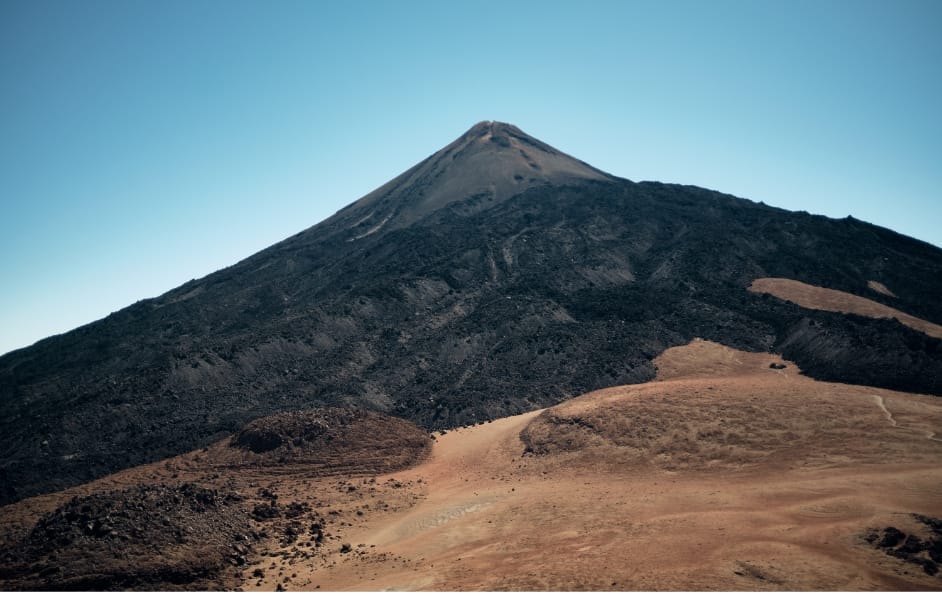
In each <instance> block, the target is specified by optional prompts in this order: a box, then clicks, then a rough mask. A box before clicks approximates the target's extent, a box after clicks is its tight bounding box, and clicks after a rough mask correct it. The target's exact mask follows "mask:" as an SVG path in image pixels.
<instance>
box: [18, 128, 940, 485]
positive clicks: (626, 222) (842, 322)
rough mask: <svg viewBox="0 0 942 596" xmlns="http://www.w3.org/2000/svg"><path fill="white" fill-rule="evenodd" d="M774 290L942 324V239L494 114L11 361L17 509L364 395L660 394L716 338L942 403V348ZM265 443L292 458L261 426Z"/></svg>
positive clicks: (404, 411) (400, 407)
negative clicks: (802, 288)
mask: <svg viewBox="0 0 942 596" xmlns="http://www.w3.org/2000/svg"><path fill="white" fill-rule="evenodd" d="M758 277H784V278H790V279H796V280H799V281H803V282H806V283H810V284H815V285H820V286H824V287H829V288H834V289H839V290H844V291H847V292H851V293H857V294H866V295H867V296H868V297H869V298H871V299H873V300H878V301H880V302H883V303H885V304H887V305H889V306H892V307H893V308H896V309H899V310H902V311H904V312H907V313H909V314H912V315H914V316H919V317H922V318H925V319H928V320H930V321H933V322H936V323H942V302H940V301H939V300H938V296H940V295H942V250H940V249H938V248H936V247H933V246H931V245H928V244H925V243H922V242H919V241H916V240H913V239H910V238H906V237H904V236H901V235H899V234H896V233H894V232H891V231H889V230H886V229H883V228H879V227H876V226H873V225H870V224H867V223H864V222H861V221H858V220H855V219H852V218H848V219H843V220H834V219H828V218H825V217H820V216H813V215H809V214H807V213H792V212H788V211H784V210H781V209H775V208H772V207H768V206H765V205H762V204H757V203H753V202H750V201H747V200H743V199H738V198H735V197H732V196H729V195H724V194H721V193H717V192H713V191H709V190H705V189H702V188H697V187H692V186H679V185H670V184H660V183H652V182H643V183H634V182H631V181H628V180H621V179H617V178H614V177H611V176H609V175H607V174H604V173H602V172H599V171H598V170H595V169H593V168H591V167H590V166H587V165H586V164H583V163H582V162H579V161H578V160H575V159H573V158H571V157H569V156H566V155H565V154H563V153H561V152H559V151H557V150H555V149H553V148H552V147H549V146H548V145H546V144H544V143H542V142H540V141H538V140H536V139H533V138H532V137H529V136H527V135H526V134H524V133H523V132H521V131H520V130H519V129H516V128H515V127H511V126H509V125H503V124H500V123H482V124H481V125H478V126H476V127H474V128H473V129H471V130H470V131H468V133H466V134H465V135H463V136H462V137H461V138H460V139H458V140H457V141H455V143H452V144H451V145H449V146H448V147H446V148H445V149H443V150H442V151H440V152H438V153H436V154H434V155H432V156H430V157H429V158H428V159H427V160H425V161H424V162H422V163H420V164H418V165H417V166H416V167H415V168H412V169H411V170H409V171H408V172H406V173H405V174H403V175H402V176H400V177H398V178H396V179H395V180H393V181H391V182H390V183H389V184H387V185H385V186H384V187H382V188H380V189H378V190H377V191H376V192H374V193H371V194H370V195H368V196H367V197H364V198H363V199H361V200H360V201H357V202H356V203H354V204H352V205H350V206H349V207H347V208H345V209H343V210H341V211H339V212H338V213H337V214H336V215H334V216H333V217H331V218H330V219H328V220H326V221H324V222H322V223H320V224H318V225H316V226H314V227H312V228H309V229H307V230H304V231H302V232H300V233H298V234H296V235H295V236H292V237H291V238H288V239H286V240H284V241H283V242H280V243H278V244H276V245H274V246H272V247H270V248H268V249H266V250H264V251H261V252H260V253H258V254H255V255H253V256H251V257H249V258H247V259H245V260H243V261H241V262H239V263H237V264H235V265H233V266H232V267H229V268H226V269H223V270H221V271H217V272H216V273H213V274H212V275H208V276H206V277H205V278H203V279H199V280H193V281H191V282H189V283H187V284H184V285H183V286H181V287H179V288H177V289H174V290H171V291H170V292H167V293H166V294H164V295H163V296H160V297H158V298H155V299H151V300H143V301H140V302H138V303H136V304H134V305H132V306H129V307H128V308H125V309H123V310H121V311H119V312H117V313H114V314H113V315H111V316H109V317H107V318H105V319H103V320H101V321H97V322H95V323H92V324H89V325H86V326H84V327H81V328H79V329H76V330H74V331H72V332H70V333H66V334H63V335H59V336H55V337H51V338H48V339H46V340H43V341H41V342H39V343H37V344H36V345H34V346H32V347H30V348H26V349H23V350H18V351H15V352H12V353H10V354H7V355H5V356H3V357H2V358H0V401H2V403H3V408H4V416H3V417H2V419H0V503H3V502H11V501H15V500H18V499H21V498H23V497H25V496H28V495H32V494H36V493H40V492H45V491H50V490H55V489H61V488H64V487H66V486H70V485H74V484H77V483H80V482H84V481H88V480H90V479H92V478H96V477H99V476H102V475H104V474H106V473H109V472H113V471H115V470H118V469H121V468H125V467H128V466H131V465H135V464H140V463H143V462H147V461H154V460H158V459H161V458H165V457H168V456H171V455H175V454H178V453H181V452H185V451H188V450H191V449H194V448H198V447H202V446H206V445H209V444H211V443H213V442H214V441H217V440H218V439H220V438H222V437H224V436H226V435H227V434H230V433H232V432H235V431H237V430H238V429H240V428H241V427H242V426H243V425H245V424H246V423H247V422H248V421H250V420H253V419H256V418H259V417H261V416H266V415H269V414H273V413H277V412H286V411H295V410H302V409H308V408H311V407H314V406H348V405H359V406H363V407H367V408H370V409H374V410H383V411H387V412H390V413H393V414H395V415H397V416H401V417H404V418H407V419H409V420H411V421H413V422H415V423H417V424H419V425H421V426H423V427H424V428H426V429H446V428H451V427H456V426H461V425H466V424H470V423H474V422H478V421H482V420H489V419H493V418H497V417H500V416H505V415H511V414H518V413H521V412H524V411H528V410H532V409H534V408H538V407H542V406H548V405H552V404H555V403H558V402H560V401H562V400H564V399H566V398H568V397H571V396H573V395H578V394H581V393H584V392H586V391H589V390H592V389H597V388H601V387H607V386H612V385H620V384H626V383H637V382H642V381H647V380H650V379H651V378H652V377H653V375H654V372H655V371H654V367H653V366H652V364H651V360H652V359H653V358H654V357H655V356H657V355H658V354H659V353H660V352H661V351H663V350H664V349H665V348H668V347H671V346H675V345H680V344H684V343H687V342H688V341H690V340H691V339H693V338H694V337H702V338H704V339H709V340H714V341H717V342H721V343H724V344H727V345H730V346H732V347H735V348H738V349H745V350H752V351H769V350H772V351H777V352H780V353H782V354H783V356H784V357H785V358H787V359H789V360H792V361H794V362H795V363H796V364H797V365H798V366H800V367H801V369H802V370H803V371H805V372H806V373H807V374H809V375H811V376H813V377H815V378H819V379H824V380H831V381H842V382H849V383H859V384H868V385H875V386H880V387H886V388H891V389H899V390H906V391H918V392H923V393H933V394H937V395H942V346H940V344H942V342H940V340H938V339H935V338H931V337H928V336H926V335H924V334H922V333H919V332H917V331H913V330H912V329H909V328H907V327H904V326H903V325H901V324H900V323H898V322H896V321H895V320H894V321H891V320H871V319H865V318H862V317H854V316H845V315H841V314H837V313H826V312H817V311H810V310H806V309H802V308H800V307H798V306H795V305H793V304H789V303H787V302H784V301H782V300H779V299H777V298H773V297H771V296H767V295H755V294H752V293H750V292H747V291H746V288H747V287H748V286H749V284H750V282H751V281H752V280H753V279H756V278H758ZM870 280H874V281H878V282H880V283H882V284H884V285H885V286H886V287H887V288H889V289H890V290H891V291H892V293H893V294H894V295H895V296H889V295H885V294H877V293H874V292H871V291H870V290H868V285H867V284H868V281H870ZM299 439H300V440H302V441H305V440H307V439H305V438H304V437H300V438H299ZM246 448H247V449H248V450H249V451H251V452H252V453H255V454H259V455H264V454H266V453H275V452H278V451H279V450H280V449H285V448H286V447H285V444H284V443H283V437H281V436H280V435H276V434H265V433H263V432H259V433H256V434H255V435H253V436H252V438H251V442H250V444H247V445H246Z"/></svg>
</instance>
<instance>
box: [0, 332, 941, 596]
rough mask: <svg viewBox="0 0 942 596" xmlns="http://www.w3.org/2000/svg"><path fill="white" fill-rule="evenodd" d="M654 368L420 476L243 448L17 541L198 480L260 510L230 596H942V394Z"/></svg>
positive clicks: (711, 352)
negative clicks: (598, 595)
mask: <svg viewBox="0 0 942 596" xmlns="http://www.w3.org/2000/svg"><path fill="white" fill-rule="evenodd" d="M655 364H656V365H657V369H658V375H657V379H656V380H655V381H653V382H650V383H646V384H642V385H633V386H623V387H615V388H612V389H605V390H601V391H596V392H593V393H590V394H587V395H584V396H581V397H579V398H576V399H573V400H569V401H567V402H564V403H562V404H560V405H559V406H556V407H553V408H549V409H544V410H540V411H536V412H531V413H527V414H522V415H519V416H514V417H509V418H503V419H499V420H496V421H494V422H491V423H487V424H482V425H477V426H473V427H468V428H462V429H457V430H454V431H448V432H447V433H444V434H442V435H441V436H437V437H436V440H435V442H434V444H433V447H432V449H431V454H430V456H427V457H426V458H425V459H424V460H422V461H421V463H418V465H414V466H413V467H411V468H409V469H406V470H400V471H396V472H393V473H383V467H382V466H381V465H379V466H376V467H374V468H373V469H371V470H365V469H361V470H352V471H351V470H350V469H349V468H346V467H344V465H338V466H336V467H335V469H336V473H333V472H331V471H330V469H327V468H325V467H324V466H317V465H314V464H313V463H312V461H310V460H309V459H305V458H303V457H301V458H295V459H292V458H291V457H290V453H287V454H286V453H284V452H283V451H284V450H283V449H282V451H278V450H277V449H273V453H279V454H281V455H278V457H279V458H280V461H271V462H268V464H269V465H262V463H261V462H258V461H253V462H252V464H251V465H242V464H239V463H238V462H235V460H234V459H233V457H232V450H233V449H237V448H240V446H239V441H240V439H239V436H237V437H236V438H235V439H234V440H230V439H227V440H226V441H222V442H220V443H217V444H216V445H215V446H213V447H211V448H209V449H207V450H203V451H200V452H194V453H191V454H188V455H185V456H181V457H178V458H175V459H173V460H169V461H167V462H164V463H161V464H153V465H149V466H142V467H139V468H135V469H132V470H128V471H126V472H122V473H119V474H116V475H114V476H111V477H108V478H105V479H102V480H100V481H97V482H95V483H92V484H89V485H85V486H82V487H78V488H76V489H72V490H70V491H66V492H65V493H59V494H56V495H49V496H45V497H38V498H34V499H29V500H26V501H22V502H21V503H18V504H15V505H12V506H8V507H5V508H3V509H2V510H0V521H2V522H3V523H4V525H5V527H8V528H9V527H12V526H16V527H17V528H19V530H17V531H18V532H19V534H17V532H13V534H16V535H19V536H22V535H23V534H24V533H25V532H27V531H28V530H29V528H30V527H31V526H33V525H34V524H35V523H36V521H37V520H38V519H40V518H41V517H42V516H44V515H46V516H48V514H49V512H50V511H52V510H53V509H55V508H56V507H60V506H61V505H62V504H63V503H67V502H69V499H71V498H72V497H73V496H87V495H90V494H100V493H101V492H102V491H106V490H115V489H118V488H121V487H125V488H126V487H128V486H137V485H138V484H140V483H151V484H153V483H161V482H182V481H187V482H196V483H199V484H200V485H205V486H208V487H213V488H214V490H217V491H219V494H229V493H232V494H238V495H241V497H242V498H243V499H244V500H243V501H242V502H241V507H242V510H243V511H244V512H248V513H250V514H251V518H252V522H251V523H252V530H251V534H250V536H245V542H246V544H247V546H240V545H239V544H235V543H234V547H233V548H234V550H232V553H230V554H229V555H228V556H229V561H230V564H229V566H228V567H225V568H223V569H222V570H221V571H219V572H218V574H217V575H218V577H217V579H216V580H215V581H216V582H217V583H215V584H210V585H211V586H216V587H227V588H241V589H245V590H274V589H278V588H279V586H280V587H281V588H282V589H288V590H388V589H394V590H883V589H893V590H910V589H929V590H938V589H942V573H939V572H938V564H939V562H940V560H939V558H940V556H942V552H940V548H942V522H939V521H938V520H939V518H942V465H940V464H942V441H940V439H939V437H938V436H936V433H942V402H940V400H939V399H938V398H936V397H930V396H923V395H915V394H906V393H898V392H893V391H887V390H882V389H880V390H877V389H873V388H870V387H863V386H853V385H843V384H833V383H822V382H818V381H814V380H811V379H809V378H807V377H804V376H802V375H801V374H800V371H799V370H798V369H797V367H796V366H795V365H794V364H793V363H791V362H787V361H784V360H782V359H781V358H779V357H777V356H775V355H771V354H756V353H746V352H741V351H737V350H732V349H730V348H727V347H724V346H722V345H719V344H715V343H712V342H707V341H699V340H698V341H694V342H693V343H691V344H689V345H687V346H683V347H678V348H672V349H670V350H667V351H666V352H665V353H664V354H662V355H661V356H660V357H658V358H657V359H656V361H655ZM773 365H774V367H773ZM295 426H296V425H295ZM261 428H262V429H264V428H266V427H265V426H264V425H262V426H261ZM279 428H282V429H284V428H294V427H293V426H291V425H290V424H289V425H287V426H285V425H282V426H281V427H279ZM250 430H251V429H250ZM258 430H259V427H255V430H254V432H257V431H258ZM395 432H396V433H401V434H402V436H409V437H410V440H411V443H410V445H411V448H410V450H409V451H408V453H406V454H405V455H403V454H402V453H392V454H391V455H390V458H388V461H389V462H392V465H394V466H399V465H402V464H403V462H407V461H412V462H414V461H417V460H416V458H421V457H423V455H424V454H425V451H424V450H423V449H424V447H423V445H422V444H421V441H420V440H419V437H418V435H414V434H413V435H409V432H410V431H409V430H408V429H406V428H402V429H397V430H396V431H395ZM279 433H281V431H279V430H277V429H276V432H275V431H273V434H274V435H279V436H281V435H280V434H279ZM269 434H272V433H269ZM249 438H251V437H249ZM245 439H246V436H245V435H242V440H245ZM333 440H334V439H332V441H333ZM336 440H343V439H342V438H339V439H336ZM286 441H287V438H286V437H283V438H282V440H281V443H280V445H284V444H287V443H286ZM380 443H381V444H382V441H380ZM253 444H254V443H253ZM389 447H390V446H389V445H388V444H387V448H389ZM253 457H255V456H253ZM220 462H223V463H220ZM340 463H342V462H340ZM240 466H241V467H240ZM338 474H340V475H338ZM8 543H9V541H8ZM39 585H42V584H39ZM180 585H181V586H182V587H190V586H193V585H197V586H199V585H205V584H199V583H196V584H192V583H187V582H182V583H181V584H180ZM0 587H18V586H12V585H6V586H5V585H4V584H3V583H2V582H0Z"/></svg>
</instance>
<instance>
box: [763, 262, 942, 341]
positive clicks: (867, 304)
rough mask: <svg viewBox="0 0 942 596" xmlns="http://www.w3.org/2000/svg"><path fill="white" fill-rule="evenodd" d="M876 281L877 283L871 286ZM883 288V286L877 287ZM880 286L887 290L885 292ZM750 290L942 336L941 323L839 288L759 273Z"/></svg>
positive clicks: (805, 305)
mask: <svg viewBox="0 0 942 596" xmlns="http://www.w3.org/2000/svg"><path fill="white" fill-rule="evenodd" d="M874 284H876V286H874ZM869 285H870V287H871V288H872V289H874V290H876V291H878V292H880V293H883V294H887V295H888V296H892V295H893V294H892V292H889V290H886V287H885V286H883V285H882V284H877V283H876V282H870V284H869ZM880 288H882V289H880ZM883 290H886V291H885V292H884V291H883ZM749 291H750V292H758V293H765V294H771V295H772V296H775V297H776V298H781V299H782V300H787V301H788V302H793V303H795V304H797V305H798V306H801V307H804V308H813V309H816V310H826V311H830V312H840V313H853V314H856V315H860V316H863V317H871V318H874V319H896V320H897V321H899V322H900V323H902V324H903V325H906V326H907V327H911V328H913V329H915V330H916V331H922V332H923V333H925V334H926V335H931V336H932V337H938V338H942V325H936V324H935V323H932V322H929V321H926V320H924V319H920V318H917V317H914V316H912V315H909V314H906V313H904V312H902V311H899V310H896V309H895V308H890V307H889V306H886V305H884V304H880V303H879V302H874V301H873V300H869V299H867V298H862V297H860V296H855V295H854V294H848V293H847V292H841V291H840V290H831V289H828V288H821V287H818V286H812V285H809V284H806V283H802V282H800V281H795V280H794V279H785V278H779V277H762V278H759V279H756V280H755V281H753V282H752V284H751V285H750V286H749Z"/></svg>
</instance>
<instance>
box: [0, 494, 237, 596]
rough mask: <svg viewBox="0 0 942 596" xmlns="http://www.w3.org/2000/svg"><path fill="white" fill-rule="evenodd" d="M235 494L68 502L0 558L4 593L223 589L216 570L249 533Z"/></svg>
mask: <svg viewBox="0 0 942 596" xmlns="http://www.w3.org/2000/svg"><path fill="white" fill-rule="evenodd" d="M241 503H242V497H241V496H240V495H238V494H236V493H231V492H221V491H218V490H215V489H209V488H203V487H200V486H198V485H195V484H180V485H175V486H162V485H157V486H143V485H141V486H137V487H133V488H129V489H125V490H120V491H109V492H103V493H97V494H93V495H90V496H88V497H84V498H74V499H72V500H71V501H69V502H68V503H66V504H65V505H63V506H61V507H59V508H58V509H56V510H55V511H53V512H52V513H50V514H48V515H46V516H44V517H42V518H41V519H40V520H39V521H38V522H37V523H36V525H35V527H34V528H33V529H32V531H31V532H30V533H29V534H28V535H27V536H26V537H25V538H23V539H22V540H21V541H19V542H18V543H17V544H14V545H6V546H8V547H9V548H8V551H7V553H6V556H5V557H4V558H3V559H2V561H0V589H3V590H23V589H25V590H115V589H136V590H163V589H176V590H179V589H184V588H185V589H202V590H218V589H221V588H222V587H223V584H222V583H221V581H220V578H219V572H220V570H221V569H223V568H224V567H226V566H227V565H229V564H230V562H231V561H232V560H233V558H234V557H241V556H243V555H244V554H245V553H246V552H249V551H248V549H249V547H250V545H249V544H247V543H246V539H245V538H243V541H242V545H241V546H240V549H241V552H235V551H234V549H233V540H232V537H233V536H242V537H246V536H249V535H251V534H252V528H251V525H250V523H249V520H248V516H247V515H245V514H244V513H243V512H242V511H241Z"/></svg>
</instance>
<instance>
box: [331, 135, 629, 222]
mask: <svg viewBox="0 0 942 596" xmlns="http://www.w3.org/2000/svg"><path fill="white" fill-rule="evenodd" d="M586 180H609V181H612V180H615V178H614V177H613V176H610V175H608V174H606V173H605V172H602V171H600V170H597V169H595V168H593V167H592V166H590V165H588V164H586V163H584V162H581V161H579V160H577V159H575V158H574V157H570V156H569V155H566V154H565V153H563V152H561V151H559V150H557V149H554V148H553V147H550V146H549V145H547V144H546V143H543V142H542V141H539V140H537V139H534V138H533V137H531V136H530V135H528V134H526V133H525V132H523V131H522V130H520V129H519V128H517V127H516V126H514V125H512V124H505V123H503V122H493V121H484V122H479V123H477V124H475V125H474V126H472V127H471V128H470V129H469V130H468V131H467V132H466V133H464V134H463V135H461V136H460V137H458V138H457V139H456V140H455V141H454V142H452V143H451V144H449V145H448V146H446V147H445V148H443V149H441V150H440V151H438V152H437V153H435V154H433V155H431V156H430V157H428V158H427V159H425V160H423V161H422V162H420V163H419V164H417V165H415V166H414V167H412V168H411V169H409V170H408V171H406V172H405V173H403V174H401V175H400V176H397V177H396V178H394V179H393V180H391V181H390V182H388V183H386V184H384V185H383V186H381V187H380V188H378V189H376V190H375V191H373V192H371V193H370V194H368V195H366V196H365V197H363V198H362V199H360V200H359V201H357V202H355V203H353V204H352V205H350V206H348V207H346V208H345V209H343V210H342V211H340V212H339V213H338V214H337V216H335V218H332V219H331V220H328V221H333V220H339V221H343V222H345V223H346V224H348V225H349V229H350V230H351V231H352V234H353V238H352V239H357V238H363V237H365V236H368V235H370V234H373V233H376V232H377V231H379V230H381V229H384V228H385V229H391V228H401V227H405V226H408V225H410V224H412V223H414V222H416V221H418V220H420V219H422V218H423V217H425V216H427V215H429V214H431V213H433V212H435V211H438V210H439V209H441V208H443V207H446V206H447V205H450V204H452V203H455V202H458V201H462V200H466V199H468V198H469V197H478V198H479V199H480V200H481V202H482V203H484V204H486V206H492V205H493V204H496V203H500V202H503V201H505V200H507V199H509V198H510V197H512V196H515V195H518V194H520V193H521V192H523V191H525V190H527V189H529V188H532V187H533V186H538V185H563V184H572V183H575V182H579V181H586Z"/></svg>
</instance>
